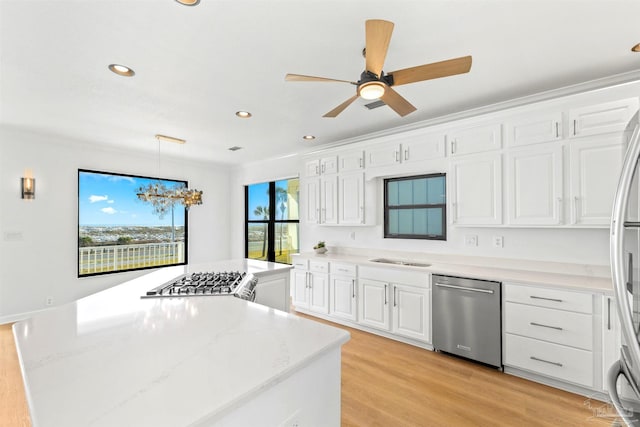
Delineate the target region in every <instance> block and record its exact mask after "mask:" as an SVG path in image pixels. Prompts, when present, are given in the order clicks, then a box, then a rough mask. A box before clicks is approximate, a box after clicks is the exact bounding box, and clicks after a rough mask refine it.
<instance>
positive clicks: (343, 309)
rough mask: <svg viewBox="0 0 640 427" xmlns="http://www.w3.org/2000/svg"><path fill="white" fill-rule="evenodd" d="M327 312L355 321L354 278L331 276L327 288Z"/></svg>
mask: <svg viewBox="0 0 640 427" xmlns="http://www.w3.org/2000/svg"><path fill="white" fill-rule="evenodd" d="M329 297H330V304H329V314H330V315H332V316H335V317H339V318H341V319H345V320H352V321H354V322H355V321H356V301H357V299H356V279H355V278H353V277H346V276H333V275H332V276H331V287H330V288H329Z"/></svg>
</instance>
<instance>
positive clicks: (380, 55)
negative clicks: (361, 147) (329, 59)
mask: <svg viewBox="0 0 640 427" xmlns="http://www.w3.org/2000/svg"><path fill="white" fill-rule="evenodd" d="M365 32H366V46H365V50H364V51H363V52H364V53H365V59H366V65H365V67H366V68H365V70H364V71H363V72H362V74H360V80H358V81H357V82H352V81H348V80H337V79H328V78H325V77H314V76H304V75H301V74H287V75H286V76H285V80H286V81H293V82H296V81H297V82H342V83H350V84H352V85H355V86H357V88H356V94H355V95H353V96H352V97H351V98H349V99H347V100H346V101H345V102H343V103H342V104H340V105H338V106H337V107H336V108H334V109H333V110H331V111H329V112H328V113H327V114H325V115H324V116H323V117H336V116H337V115H338V114H340V113H341V112H342V111H344V109H345V108H347V107H348V106H349V105H351V103H352V102H353V101H355V100H356V99H357V98H358V97H361V98H363V99H368V100H371V99H378V98H380V99H381V100H382V101H383V102H384V103H385V104H387V105H388V106H389V107H391V108H392V109H393V110H394V111H395V112H396V113H398V114H399V115H400V116H402V117H404V116H406V115H407V114H409V113H412V112H413V111H415V110H416V107H414V106H413V105H411V103H410V102H409V101H407V100H406V99H404V98H403V97H402V96H401V95H400V94H399V93H398V92H396V91H395V90H393V89H392V86H400V85H404V84H408V83H415V82H420V81H423V80H430V79H437V78H440V77H447V76H453V75H455V74H463V73H468V72H469V70H470V69H471V56H463V57H460V58H454V59H449V60H446V61H441V62H434V63H431V64H424V65H418V66H416V67H411V68H405V69H403V70H398V71H392V72H390V73H387V74H385V73H384V71H382V66H383V65H384V59H385V57H386V56H387V49H388V48H389V42H390V41H391V33H392V32H393V22H389V21H383V20H381V19H370V20H368V21H366V22H365Z"/></svg>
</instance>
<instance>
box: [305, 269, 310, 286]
mask: <svg viewBox="0 0 640 427" xmlns="http://www.w3.org/2000/svg"><path fill="white" fill-rule="evenodd" d="M304 274H305V277H304V278H305V280H304V287H305V288H308V287H309V272H308V271H307V272H306V273H304Z"/></svg>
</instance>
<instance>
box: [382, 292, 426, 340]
mask: <svg viewBox="0 0 640 427" xmlns="http://www.w3.org/2000/svg"><path fill="white" fill-rule="evenodd" d="M391 286H392V291H393V294H392V296H391V299H392V301H393V322H392V325H393V326H392V329H391V331H392V332H393V333H394V334H397V335H402V336H405V337H408V338H413V339H417V340H420V341H425V342H430V341H431V333H430V322H429V319H430V317H431V316H430V310H429V289H427V288H416V287H414V286H406V285H400V284H392V285H391Z"/></svg>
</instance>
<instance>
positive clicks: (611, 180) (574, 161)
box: [569, 134, 625, 227]
mask: <svg viewBox="0 0 640 427" xmlns="http://www.w3.org/2000/svg"><path fill="white" fill-rule="evenodd" d="M624 148H625V146H624V144H623V136H622V135H620V134H617V135H611V136H606V137H602V136H599V137H595V138H589V139H586V138H585V139H581V140H575V141H572V142H571V145H570V148H569V150H570V154H569V156H570V191H571V193H570V204H571V223H572V224H574V225H599V226H605V227H608V226H609V222H610V219H611V209H612V207H613V197H614V195H615V192H616V188H617V185H618V176H619V175H620V170H621V168H622V160H623V155H624Z"/></svg>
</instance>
